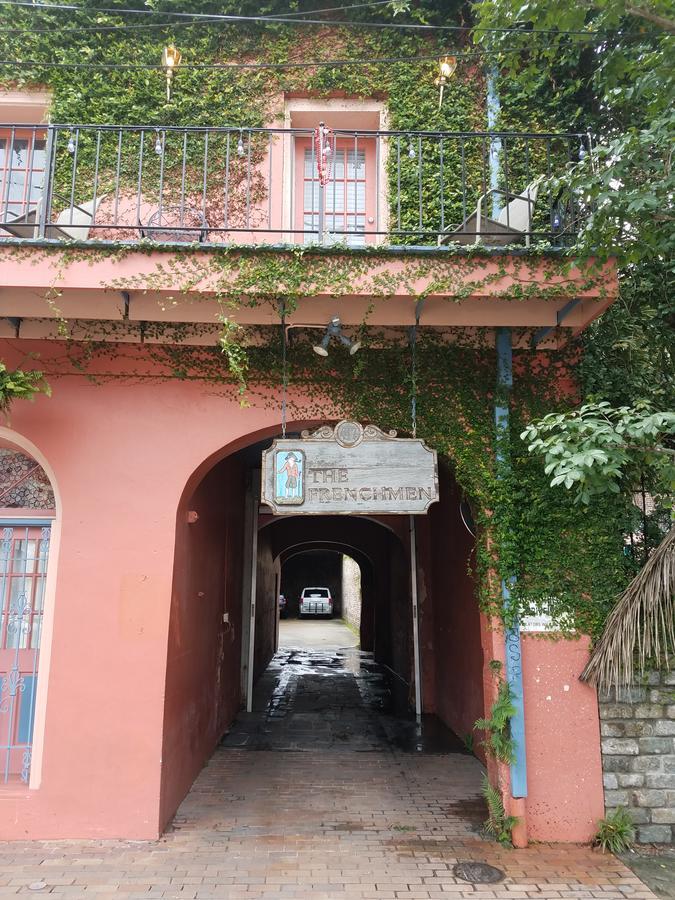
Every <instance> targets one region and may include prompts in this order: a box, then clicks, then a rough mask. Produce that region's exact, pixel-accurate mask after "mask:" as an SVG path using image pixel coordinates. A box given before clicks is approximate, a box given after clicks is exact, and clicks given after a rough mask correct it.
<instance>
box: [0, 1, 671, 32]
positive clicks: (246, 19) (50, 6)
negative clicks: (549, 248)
mask: <svg viewBox="0 0 675 900" xmlns="http://www.w3.org/2000/svg"><path fill="white" fill-rule="evenodd" d="M0 5H3V6H16V7H27V8H29V9H40V10H44V11H47V12H56V11H59V12H79V13H84V14H86V15H92V14H96V15H98V14H100V13H108V14H111V15H138V16H155V15H157V14H158V13H157V12H156V11H155V10H142V9H128V8H122V9H114V8H109V7H100V8H98V9H92V10H88V9H84V8H83V7H82V6H77V5H74V4H66V3H40V2H32V0H0ZM161 15H165V16H173V17H175V18H182V19H191V20H194V21H195V22H196V21H200V20H202V21H203V20H209V21H210V22H212V23H213V22H231V23H236V22H242V23H260V22H262V23H264V24H270V23H271V24H291V25H313V26H314V25H327V26H331V27H333V28H335V27H338V28H377V29H395V30H415V31H422V32H431V31H452V32H463V33H464V32H484V33H494V34H522V35H528V36H529V35H533V34H552V35H555V36H564V35H566V36H579V37H587V36H598V35H602V36H607V35H610V34H621V35H624V32H623V31H622V30H621V29H616V30H614V31H611V30H605V31H601V30H593V29H579V30H572V29H563V30H557V29H549V28H483V27H481V26H473V25H422V24H418V23H405V22H365V21H364V22H354V21H348V20H344V21H335V20H331V19H306V18H302V19H300V18H292V17H291V16H272V15H269V16H239V15H230V14H211V13H188V12H171V11H169V10H163V11H162V12H161ZM124 27H125V26H120V28H124ZM654 33H655V34H656V32H654ZM644 36H645V35H644V34H641V35H639V37H640V38H642V37H644Z"/></svg>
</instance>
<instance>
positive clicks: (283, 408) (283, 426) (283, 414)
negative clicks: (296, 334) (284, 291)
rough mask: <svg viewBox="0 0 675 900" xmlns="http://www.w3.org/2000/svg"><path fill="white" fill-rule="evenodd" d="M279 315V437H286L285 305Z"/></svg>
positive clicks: (282, 304)
mask: <svg viewBox="0 0 675 900" xmlns="http://www.w3.org/2000/svg"><path fill="white" fill-rule="evenodd" d="M280 313H281V436H282V438H285V437H286V394H287V391H288V368H287V364H286V304H285V303H284V301H283V300H282V301H281V302H280Z"/></svg>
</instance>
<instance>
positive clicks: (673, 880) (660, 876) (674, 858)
mask: <svg viewBox="0 0 675 900" xmlns="http://www.w3.org/2000/svg"><path fill="white" fill-rule="evenodd" d="M621 859H622V860H623V861H624V862H625V863H626V865H627V866H629V868H631V869H632V870H633V871H634V872H635V874H636V875H639V877H640V878H641V879H642V880H643V881H644V882H645V884H647V885H649V887H650V888H651V889H652V890H653V891H654V893H655V894H656V895H657V896H659V897H664V898H665V900H675V847H654V846H652V847H636V848H635V850H634V851H632V852H630V853H624V854H622V856H621Z"/></svg>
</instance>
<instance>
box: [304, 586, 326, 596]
mask: <svg viewBox="0 0 675 900" xmlns="http://www.w3.org/2000/svg"><path fill="white" fill-rule="evenodd" d="M302 593H303V596H305V597H328V596H330V592H329V590H328V588H305V589H304V591H303V592H302Z"/></svg>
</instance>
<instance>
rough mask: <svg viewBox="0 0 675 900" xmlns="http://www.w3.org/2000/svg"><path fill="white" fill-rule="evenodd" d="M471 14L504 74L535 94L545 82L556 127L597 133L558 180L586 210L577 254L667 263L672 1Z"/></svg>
mask: <svg viewBox="0 0 675 900" xmlns="http://www.w3.org/2000/svg"><path fill="white" fill-rule="evenodd" d="M474 9H475V13H476V31H475V37H476V40H477V42H478V43H480V44H481V45H482V46H483V47H484V48H486V49H488V50H489V51H491V52H492V53H493V54H494V59H495V61H496V63H497V65H498V67H499V69H500V71H501V72H502V74H503V76H504V77H505V78H507V79H516V80H517V82H518V84H519V85H520V87H521V89H522V90H523V91H525V92H526V93H530V94H531V95H532V94H535V93H537V92H541V90H542V85H544V86H545V89H547V90H548V91H549V93H550V92H551V91H552V92H553V93H555V95H556V98H557V99H558V101H559V102H560V103H561V105H562V109H564V110H565V115H566V117H567V121H566V122H562V123H561V124H562V125H564V126H565V127H568V128H575V129H578V130H582V129H584V130H585V129H586V128H590V129H591V130H592V131H593V132H595V133H596V134H597V137H596V138H594V139H592V140H591V142H590V145H586V146H585V148H584V150H585V152H584V153H582V154H581V157H582V158H581V159H580V160H579V161H578V162H574V163H573V164H571V165H570V168H569V170H568V171H567V172H565V173H561V175H562V177H561V178H560V179H559V182H558V187H559V188H560V189H562V188H565V189H567V190H568V191H569V192H570V195H571V196H573V197H574V198H575V201H576V203H577V204H580V205H581V206H582V207H585V208H586V209H588V210H592V215H591V216H590V217H589V218H588V219H587V220H586V221H587V224H586V225H585V226H584V228H583V230H582V232H581V235H580V239H579V241H578V244H577V246H576V248H575V250H576V251H577V252H581V253H583V254H585V255H587V256H596V257H600V258H607V257H610V256H611V257H615V258H618V259H619V261H620V263H621V264H624V265H625V264H628V263H642V262H644V261H645V260H646V259H657V260H661V261H663V262H664V263H665V262H666V261H668V260H669V261H670V264H671V265H672V260H673V259H675V229H674V228H673V220H674V211H673V199H672V198H673V194H674V192H675V169H674V168H673V164H672V163H673V133H674V131H675V78H674V77H673V66H672V58H673V57H672V54H673V49H674V47H675V18H674V17H673V14H672V13H673V10H672V4H670V3H666V2H663V0H650V2H648V3H643V4H639V5H638V4H631V3H630V2H627V0H585V2H583V3H568V4H563V3H551V2H550V0H530V2H527V3H523V2H522V0H481V2H479V3H476V4H475V6H474ZM493 29H495V30H493ZM500 29H515V31H513V30H510V31H504V30H500ZM542 74H543V78H542ZM671 271H672V270H671Z"/></svg>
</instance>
